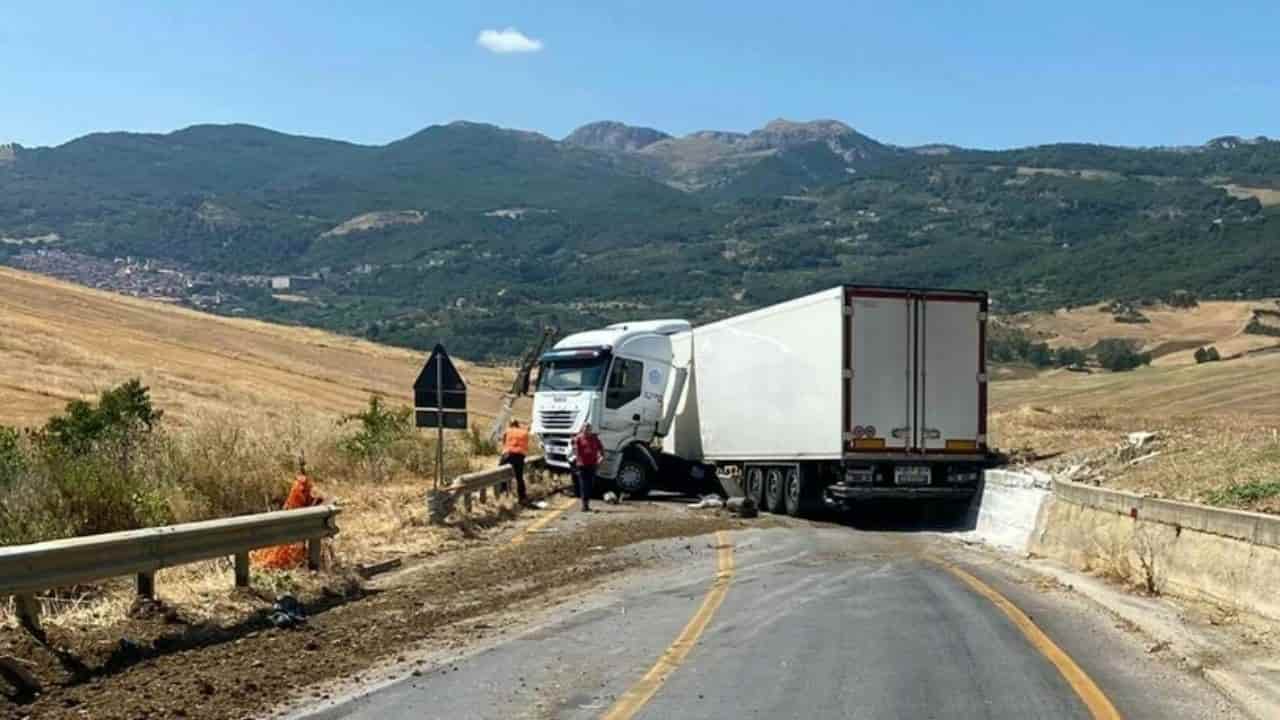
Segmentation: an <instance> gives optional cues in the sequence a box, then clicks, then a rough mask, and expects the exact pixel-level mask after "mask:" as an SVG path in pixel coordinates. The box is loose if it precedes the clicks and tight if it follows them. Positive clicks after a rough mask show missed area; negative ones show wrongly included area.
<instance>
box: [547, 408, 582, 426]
mask: <svg viewBox="0 0 1280 720" xmlns="http://www.w3.org/2000/svg"><path fill="white" fill-rule="evenodd" d="M577 415H578V413H577V411H576V410H543V411H542V412H541V413H539V414H538V421H539V422H540V423H542V427H544V428H546V429H547V430H570V429H572V428H573V421H574V420H576V419H577Z"/></svg>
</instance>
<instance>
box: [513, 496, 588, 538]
mask: <svg viewBox="0 0 1280 720" xmlns="http://www.w3.org/2000/svg"><path fill="white" fill-rule="evenodd" d="M571 507H573V498H565V499H563V500H561V502H560V504H559V505H558V506H556V507H555V508H553V509H552V510H551V512H549V513H547V514H546V515H543V516H542V517H540V518H538V519H537V520H534V521H533V522H531V523H529V527H527V528H525V529H523V530H521V531H520V532H518V533H516V535H515V537H513V538H511V544H512V545H519V544H520V543H523V542H524V541H525V540H528V539H529V533H531V532H536V531H538V530H541V529H542V528H544V527H546V526H547V525H550V524H551V523H552V522H555V519H556V518H558V517H560V516H561V515H563V514H564V511H565V510H568V509H569V508H571Z"/></svg>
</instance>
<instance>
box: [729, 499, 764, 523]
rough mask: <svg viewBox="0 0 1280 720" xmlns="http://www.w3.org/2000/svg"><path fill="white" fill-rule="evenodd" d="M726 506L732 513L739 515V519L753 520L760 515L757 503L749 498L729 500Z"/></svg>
mask: <svg viewBox="0 0 1280 720" xmlns="http://www.w3.org/2000/svg"><path fill="white" fill-rule="evenodd" d="M724 506H725V509H727V510H728V511H729V512H730V513H732V514H734V515H737V516H738V517H743V518H753V517H755V516H757V515H759V514H760V513H759V511H758V510H757V509H756V504H755V502H753V501H752V500H751V498H748V497H734V498H729V500H728V502H726V503H725V504H724Z"/></svg>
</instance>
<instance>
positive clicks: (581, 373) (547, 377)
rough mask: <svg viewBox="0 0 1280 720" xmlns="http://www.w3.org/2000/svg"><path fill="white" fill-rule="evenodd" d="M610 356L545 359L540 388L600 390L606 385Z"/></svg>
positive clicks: (539, 382)
mask: <svg viewBox="0 0 1280 720" xmlns="http://www.w3.org/2000/svg"><path fill="white" fill-rule="evenodd" d="M608 367H609V358H608V357H607V356H606V357H595V358H569V359H564V360H543V361H542V364H541V365H540V366H539V372H538V390H560V391H565V390H599V389H600V388H601V387H602V386H603V385H604V376H605V370H607V369H608Z"/></svg>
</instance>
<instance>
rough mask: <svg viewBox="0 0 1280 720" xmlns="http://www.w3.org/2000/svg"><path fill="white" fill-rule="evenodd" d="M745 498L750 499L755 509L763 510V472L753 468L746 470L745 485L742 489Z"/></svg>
mask: <svg viewBox="0 0 1280 720" xmlns="http://www.w3.org/2000/svg"><path fill="white" fill-rule="evenodd" d="M743 490H744V491H745V492H746V496H747V497H749V498H751V502H753V503H755V506H756V508H758V509H760V510H763V509H764V470H762V469H760V468H758V467H753V468H747V483H746V487H744V488H743Z"/></svg>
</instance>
